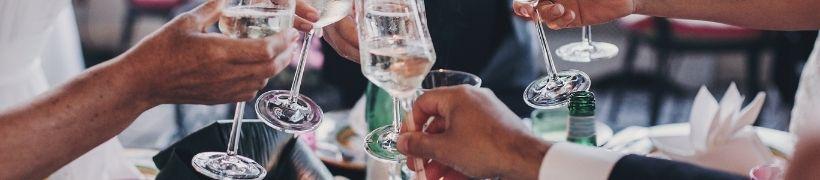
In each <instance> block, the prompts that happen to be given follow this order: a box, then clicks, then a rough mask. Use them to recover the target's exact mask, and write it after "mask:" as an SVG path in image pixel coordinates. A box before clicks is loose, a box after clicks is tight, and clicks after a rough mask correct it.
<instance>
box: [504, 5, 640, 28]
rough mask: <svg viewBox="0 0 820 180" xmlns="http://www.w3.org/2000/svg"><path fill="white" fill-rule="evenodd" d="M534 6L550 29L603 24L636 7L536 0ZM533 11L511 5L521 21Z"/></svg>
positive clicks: (527, 6) (629, 12)
mask: <svg viewBox="0 0 820 180" xmlns="http://www.w3.org/2000/svg"><path fill="white" fill-rule="evenodd" d="M535 1H539V0H535ZM538 3H539V4H538V6H536V7H537V8H538V11H539V12H541V13H540V14H541V19H542V20H543V21H544V22H545V23H547V26H549V28H551V29H562V28H570V27H581V26H585V25H595V24H601V23H606V22H609V21H612V20H615V19H617V18H620V17H624V16H626V15H629V14H632V13H634V12H635V11H636V10H637V7H638V6H637V4H638V2H637V0H606V1H601V0H540V2H538ZM534 10H535V9H534V7H533V6H532V5H531V4H528V3H524V2H520V1H514V3H513V11H515V14H516V15H518V16H520V17H522V18H525V19H532V18H533V16H534V15H535V11H534Z"/></svg>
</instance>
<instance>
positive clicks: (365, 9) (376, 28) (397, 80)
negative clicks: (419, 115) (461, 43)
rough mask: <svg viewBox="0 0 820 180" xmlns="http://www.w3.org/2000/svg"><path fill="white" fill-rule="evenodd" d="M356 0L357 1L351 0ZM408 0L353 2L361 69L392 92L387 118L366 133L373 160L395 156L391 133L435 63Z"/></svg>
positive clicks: (423, 26) (395, 133) (414, 8)
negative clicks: (389, 118) (389, 120)
mask: <svg viewBox="0 0 820 180" xmlns="http://www.w3.org/2000/svg"><path fill="white" fill-rule="evenodd" d="M357 2H359V1H357ZM417 5H418V4H417V2H415V1H414V0H364V1H363V2H362V3H357V4H356V6H357V8H356V9H357V10H358V11H357V17H358V18H359V42H362V43H361V44H360V47H359V48H360V51H361V66H362V73H363V74H364V75H365V77H367V79H369V80H370V81H371V82H373V84H375V85H376V86H379V87H381V88H382V89H384V90H385V91H387V93H388V94H390V95H391V96H392V97H393V123H392V125H388V126H383V127H380V128H377V129H375V130H373V131H372V132H370V133H369V134H368V135H367V137H365V140H366V142H367V143H366V144H367V145H366V147H367V148H366V150H367V152H368V153H369V154H370V155H371V156H372V157H374V158H376V159H377V160H382V161H388V162H390V161H399V160H400V159H401V154H399V152H398V151H397V150H396V138H397V137H398V130H399V127H400V125H401V122H402V121H401V120H402V117H401V115H402V114H403V113H402V112H404V111H410V108H411V107H412V101H413V100H414V99H415V97H416V91H417V90H418V89H419V87H421V83H422V81H423V80H424V77H425V76H426V75H427V73H428V72H429V71H430V68H431V67H432V65H433V63H434V62H435V55H434V54H435V52H434V50H433V46H432V41H431V40H430V39H429V36H427V35H424V33H427V31H426V28H427V26H426V24H425V22H424V21H425V20H424V19H422V18H421V15H420V14H419V13H418V12H419V11H418V8H417V7H418V6H417Z"/></svg>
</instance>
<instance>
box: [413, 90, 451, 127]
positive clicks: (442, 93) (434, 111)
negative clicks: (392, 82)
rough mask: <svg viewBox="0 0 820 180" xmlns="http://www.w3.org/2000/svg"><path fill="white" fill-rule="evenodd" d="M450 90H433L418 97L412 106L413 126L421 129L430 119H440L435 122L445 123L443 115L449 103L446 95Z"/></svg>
mask: <svg viewBox="0 0 820 180" xmlns="http://www.w3.org/2000/svg"><path fill="white" fill-rule="evenodd" d="M450 89H451V88H449V87H445V88H438V89H433V90H430V91H428V92H425V93H424V94H423V95H421V96H419V98H418V99H416V102H415V103H414V104H413V119H412V120H413V124H415V125H416V126H417V127H423V126H424V124H425V123H427V120H428V119H429V118H430V117H440V119H439V120H436V121H446V119H447V117H446V116H444V114H445V113H446V109H448V106H449V102H450V101H451V99H449V98H450V97H449V93H448V90H450ZM428 128H429V127H428Z"/></svg>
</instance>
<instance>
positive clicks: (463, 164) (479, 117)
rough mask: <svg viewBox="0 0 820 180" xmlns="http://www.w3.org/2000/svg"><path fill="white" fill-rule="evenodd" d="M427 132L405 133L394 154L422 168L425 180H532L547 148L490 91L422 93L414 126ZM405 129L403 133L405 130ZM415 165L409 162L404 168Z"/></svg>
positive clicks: (457, 89)
mask: <svg viewBox="0 0 820 180" xmlns="http://www.w3.org/2000/svg"><path fill="white" fill-rule="evenodd" d="M430 117H435V120H434V121H432V122H433V123H431V124H430V125H429V126H428V129H427V133H420V132H406V131H403V132H402V133H401V136H400V137H399V140H398V149H399V151H400V152H402V153H403V154H405V155H407V156H408V159H410V158H414V157H421V158H424V159H432V162H431V163H427V164H425V170H426V173H427V178H428V179H439V178H441V177H445V178H460V177H463V175H466V176H469V177H474V178H490V177H501V178H503V179H536V178H537V176H538V168H539V167H540V165H541V159H542V158H543V156H544V154H545V153H546V151H547V149H548V148H549V144H547V143H546V142H542V141H541V140H539V139H538V138H536V137H534V136H532V135H530V134H529V130H528V129H527V128H526V127H525V126H524V124H523V123H522V122H521V119H519V118H518V116H516V115H515V114H514V113H513V112H512V111H510V110H509V109H508V108H507V107H505V106H504V104H503V103H502V102H501V101H500V100H498V98H496V97H495V95H493V93H492V92H490V91H489V90H488V89H479V88H475V87H470V86H456V87H446V88H439V89H435V90H432V91H428V92H425V93H424V95H422V96H421V97H419V99H418V100H417V101H416V102H415V105H414V111H413V123H412V125H414V126H416V128H415V129H422V128H421V127H422V126H424V124H425V123H426V121H427V119H428V118H430ZM403 129H404V128H403ZM414 165H415V164H414V163H413V162H412V161H408V167H410V168H414V167H415V166H414Z"/></svg>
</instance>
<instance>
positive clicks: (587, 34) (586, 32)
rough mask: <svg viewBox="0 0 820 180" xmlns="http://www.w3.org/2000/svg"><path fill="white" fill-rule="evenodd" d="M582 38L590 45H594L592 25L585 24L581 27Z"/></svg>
mask: <svg viewBox="0 0 820 180" xmlns="http://www.w3.org/2000/svg"><path fill="white" fill-rule="evenodd" d="M581 40H583V41H584V43H586V44H587V45H589V46H592V26H584V27H583V28H581Z"/></svg>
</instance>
